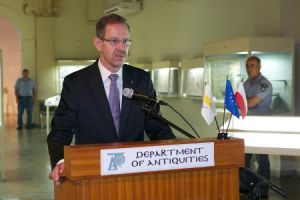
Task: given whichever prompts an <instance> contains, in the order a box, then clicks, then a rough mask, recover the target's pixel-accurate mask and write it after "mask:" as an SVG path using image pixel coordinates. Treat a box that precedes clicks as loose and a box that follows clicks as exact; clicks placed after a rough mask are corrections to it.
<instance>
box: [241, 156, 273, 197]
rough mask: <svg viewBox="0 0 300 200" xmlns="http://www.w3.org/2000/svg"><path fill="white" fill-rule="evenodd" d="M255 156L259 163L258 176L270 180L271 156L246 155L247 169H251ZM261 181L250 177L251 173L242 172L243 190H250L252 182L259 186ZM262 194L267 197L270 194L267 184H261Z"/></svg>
mask: <svg viewBox="0 0 300 200" xmlns="http://www.w3.org/2000/svg"><path fill="white" fill-rule="evenodd" d="M252 156H255V158H256V161H257V163H258V168H257V174H259V175H261V176H262V177H264V178H266V179H268V180H270V174H271V173H270V161H269V155H266V154H245V167H248V168H250V165H251V158H252ZM259 181H260V180H258V179H257V178H256V177H255V176H253V175H250V174H249V173H247V172H245V171H244V170H241V172H240V182H241V183H240V185H241V190H248V189H249V185H250V183H251V182H253V183H255V184H257V183H259ZM259 190H260V192H261V193H262V194H263V195H265V194H267V193H268V186H267V185H266V184H259Z"/></svg>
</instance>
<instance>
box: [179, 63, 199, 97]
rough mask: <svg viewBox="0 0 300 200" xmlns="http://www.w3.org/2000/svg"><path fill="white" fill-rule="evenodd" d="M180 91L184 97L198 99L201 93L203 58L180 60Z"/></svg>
mask: <svg viewBox="0 0 300 200" xmlns="http://www.w3.org/2000/svg"><path fill="white" fill-rule="evenodd" d="M180 67H181V83H182V84H181V92H180V95H181V96H182V97H184V98H193V99H200V97H201V96H202V94H203V85H204V80H203V78H204V64H203V59H201V58H199V59H193V60H183V61H182V62H181V66H180Z"/></svg>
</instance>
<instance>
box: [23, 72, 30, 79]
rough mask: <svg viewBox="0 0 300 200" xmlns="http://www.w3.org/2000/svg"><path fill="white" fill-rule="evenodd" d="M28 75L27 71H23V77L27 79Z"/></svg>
mask: <svg viewBox="0 0 300 200" xmlns="http://www.w3.org/2000/svg"><path fill="white" fill-rule="evenodd" d="M28 77H29V71H24V72H23V78H25V79H28Z"/></svg>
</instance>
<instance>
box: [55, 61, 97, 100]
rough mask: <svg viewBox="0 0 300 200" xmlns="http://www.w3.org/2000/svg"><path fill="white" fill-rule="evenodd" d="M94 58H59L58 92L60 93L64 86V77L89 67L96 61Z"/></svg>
mask: <svg viewBox="0 0 300 200" xmlns="http://www.w3.org/2000/svg"><path fill="white" fill-rule="evenodd" d="M94 62H95V61H94V60H58V61H57V76H58V88H57V93H58V94H60V92H61V90H62V86H63V81H64V78H65V77H66V76H67V75H69V74H71V73H73V72H75V71H78V70H80V69H82V68H84V67H87V66H89V65H91V64H92V63H94Z"/></svg>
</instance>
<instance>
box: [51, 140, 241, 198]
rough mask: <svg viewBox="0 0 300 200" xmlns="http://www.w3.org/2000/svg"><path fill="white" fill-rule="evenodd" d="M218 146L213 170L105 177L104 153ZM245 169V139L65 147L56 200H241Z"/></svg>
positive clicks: (180, 170)
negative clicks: (124, 150) (116, 150)
mask: <svg viewBox="0 0 300 200" xmlns="http://www.w3.org/2000/svg"><path fill="white" fill-rule="evenodd" d="M207 142H213V143H214V162H215V165H214V166H213V167H204V168H189V169H176V170H168V171H155V172H153V171H151V172H142V173H131V174H121V175H108V176H101V175H100V171H101V170H100V150H102V149H114V148H131V147H151V146H161V145H177V144H193V143H207ZM243 165H244V141H243V140H242V139H228V140H217V139H214V138H208V139H189V140H169V141H151V142H131V143H114V144H103V145H77V146H76V145H75V146H66V147H65V174H64V175H65V176H64V177H63V178H62V182H61V184H60V185H59V186H56V185H55V186H54V192H55V200H198V199H203V200H212V199H222V200H226V199H228V200H235V199H239V168H240V167H242V166H243Z"/></svg>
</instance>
